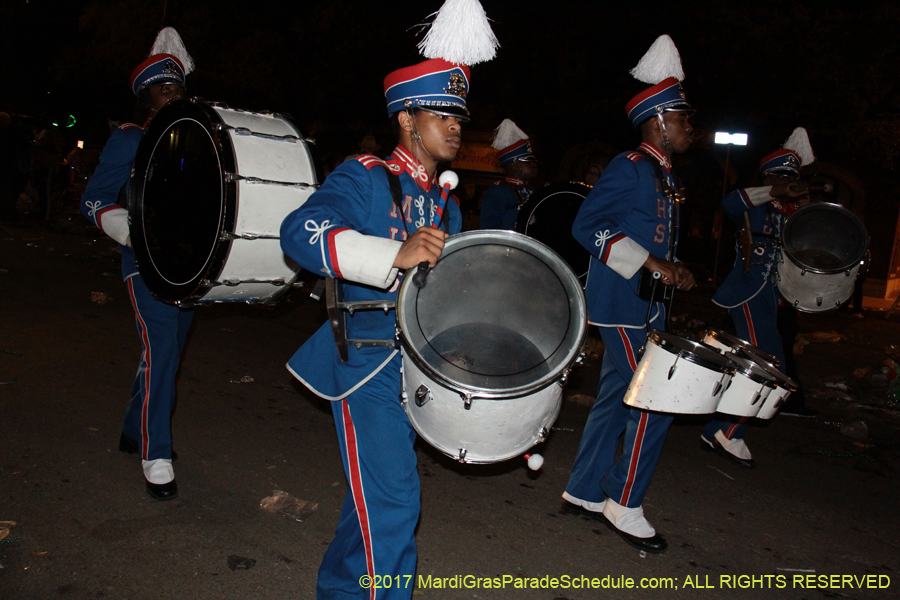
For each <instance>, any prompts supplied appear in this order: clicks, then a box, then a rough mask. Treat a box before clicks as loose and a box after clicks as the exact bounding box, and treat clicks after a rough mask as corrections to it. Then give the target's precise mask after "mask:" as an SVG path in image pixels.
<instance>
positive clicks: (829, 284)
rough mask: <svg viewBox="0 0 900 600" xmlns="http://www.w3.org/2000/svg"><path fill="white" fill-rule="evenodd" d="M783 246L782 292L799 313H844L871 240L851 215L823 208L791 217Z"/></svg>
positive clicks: (806, 208)
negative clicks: (840, 309)
mask: <svg viewBox="0 0 900 600" xmlns="http://www.w3.org/2000/svg"><path fill="white" fill-rule="evenodd" d="M781 243H782V250H781V259H780V260H779V262H778V266H777V271H776V277H775V282H776V284H777V286H778V291H779V292H781V295H782V296H784V298H785V300H787V301H788V302H789V303H790V304H791V306H793V307H794V308H796V309H798V310H802V311H804V312H821V311H825V310H831V309H833V308H837V307H839V306H840V305H841V304H843V303H844V302H846V301H847V300H848V299H849V298H850V296H851V295H852V294H853V286H854V285H855V283H856V275H857V273H858V272H859V267H860V265H861V264H862V261H863V258H864V257H865V255H866V249H867V248H868V245H869V236H868V234H867V233H866V228H865V227H864V226H863V224H862V221H860V220H859V218H858V217H857V216H856V215H854V214H853V213H852V212H850V211H849V210H847V209H846V208H844V207H843V206H840V205H838V204H829V203H826V202H819V203H816V204H809V205H807V206H804V207H803V208H801V209H800V210H798V211H797V212H795V213H794V214H793V215H791V216H790V217H788V220H787V221H786V222H785V224H784V229H783V230H782V232H781Z"/></svg>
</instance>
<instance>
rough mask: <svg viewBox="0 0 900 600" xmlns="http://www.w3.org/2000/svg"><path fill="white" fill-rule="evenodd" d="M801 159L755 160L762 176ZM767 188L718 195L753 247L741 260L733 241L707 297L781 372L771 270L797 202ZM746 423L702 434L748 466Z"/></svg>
mask: <svg viewBox="0 0 900 600" xmlns="http://www.w3.org/2000/svg"><path fill="white" fill-rule="evenodd" d="M797 131H798V132H800V131H802V138H803V139H804V146H808V140H807V139H806V132H805V130H802V128H798V130H797ZM791 139H793V137H792V138H791ZM810 153H811V149H810ZM802 164H803V161H802V158H801V156H800V154H799V153H798V152H795V151H793V150H791V149H788V148H784V149H779V150H776V151H775V152H772V153H770V154H768V155H766V156H765V157H763V159H762V160H761V161H760V175H761V176H762V177H763V178H766V177H767V176H768V175H770V174H776V175H778V174H781V175H787V176H789V177H792V178H799V176H800V167H801V166H802ZM771 190H772V186H771V185H766V186H760V187H752V188H742V189H737V190H735V191H733V192H731V193H730V194H728V196H726V197H725V198H724V199H723V200H722V211H723V212H724V213H725V216H727V217H728V218H729V219H730V220H731V221H732V222H734V223H735V224H736V225H737V226H738V227H739V228H741V229H743V228H744V227H747V226H749V229H750V232H751V235H752V244H753V250H752V254H751V257H750V264H749V265H746V264H745V262H744V255H743V252H742V251H741V247H740V243H739V242H738V243H737V244H736V245H735V254H736V257H735V261H734V266H733V267H732V269H731V272H730V273H729V274H728V276H727V277H726V278H725V281H724V282H722V285H721V286H720V287H719V289H718V290H716V293H715V294H714V295H713V298H712V300H713V302H714V303H716V304H717V305H719V306H721V307H723V308H726V309H728V312H729V314H730V315H731V318H732V320H733V321H734V328H735V332H736V334H737V336H738V337H739V338H741V339H742V340H745V341H748V342H750V343H751V344H753V345H754V346H758V347H759V348H761V349H762V350H764V351H766V352H768V353H769V354H771V355H773V356H775V357H776V358H777V359H778V361H779V366H780V368H781V369H782V371H783V370H784V364H785V356H784V347H783V345H782V340H781V335H780V334H779V333H778V321H777V315H778V305H779V302H780V298H781V296H780V294H779V292H778V288H777V287H776V285H775V274H776V272H775V271H776V265H777V264H778V261H779V260H780V259H781V245H780V239H781V232H782V229H783V227H784V223H785V221H786V220H787V218H788V217H789V216H790V215H791V214H793V213H794V211H796V210H797V209H798V205H797V203H796V202H793V201H791V200H790V199H787V198H775V197H773V196H772V195H771V194H770V192H771ZM745 215H746V216H745ZM749 423H750V419H749V418H747V417H730V418H729V417H727V416H719V417H718V418H713V419H712V420H711V421H710V422H709V423H707V425H706V427H704V429H703V434H702V436H701V437H702V440H703V442H704V443H706V444H707V445H709V447H712V448H715V447H716V444H718V445H719V446H721V447H722V448H723V449H724V450H725V451H726V452H728V453H729V454H730V456H729V458H732V459H733V460H735V461H736V462H738V463H740V464H742V465H744V466H748V467H752V466H754V462H753V458H752V455H751V454H750V451H749V449H748V448H747V446H746V444H745V443H744V441H743V440H744V435H745V434H746V431H747V427H748V426H749Z"/></svg>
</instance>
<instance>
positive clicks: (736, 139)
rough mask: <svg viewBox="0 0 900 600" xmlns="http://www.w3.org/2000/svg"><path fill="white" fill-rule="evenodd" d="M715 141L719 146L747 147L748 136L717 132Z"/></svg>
mask: <svg viewBox="0 0 900 600" xmlns="http://www.w3.org/2000/svg"><path fill="white" fill-rule="evenodd" d="M715 141H716V143H717V144H733V145H735V146H746V145H747V134H746V133H726V132H724V131H717V132H716V140H715Z"/></svg>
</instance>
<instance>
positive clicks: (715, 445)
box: [700, 436, 756, 469]
mask: <svg viewBox="0 0 900 600" xmlns="http://www.w3.org/2000/svg"><path fill="white" fill-rule="evenodd" d="M700 447H701V448H703V449H704V450H706V451H707V452H715V453H716V454H718V455H719V456H724V457H725V458H727V459H728V460H730V461H731V462H735V463H737V464H739V465H741V466H742V467H744V468H747V469H752V468H754V467H756V461H755V460H753V459H752V458H749V459H747V458H741V457H740V456H735V455H734V454H732V453H731V452H729V451H728V450H726V449H725V448H723V447H722V444H720V443H719V440H717V439H715V438H713V441H712V442H707V441H706V438H705V437H703V436H700Z"/></svg>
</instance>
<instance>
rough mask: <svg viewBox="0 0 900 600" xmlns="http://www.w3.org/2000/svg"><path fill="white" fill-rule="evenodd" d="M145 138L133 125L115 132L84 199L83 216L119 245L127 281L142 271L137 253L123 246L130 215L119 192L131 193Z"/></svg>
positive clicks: (123, 271)
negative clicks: (121, 203) (137, 157)
mask: <svg viewBox="0 0 900 600" xmlns="http://www.w3.org/2000/svg"><path fill="white" fill-rule="evenodd" d="M143 135H144V130H143V129H141V128H140V127H139V126H137V125H135V124H133V123H125V124H124V125H121V126H120V127H119V128H118V129H116V130H115V131H113V132H112V135H110V136H109V140H108V141H107V142H106V146H104V147H103V152H102V153H101V154H100V162H99V164H98V165H97V168H96V169H95V170H94V174H93V175H92V176H91V178H90V180H89V181H88V184H87V187H86V188H85V190H84V194H82V196H81V214H83V215H84V217H85V218H86V219H87V220H88V221H90V222H91V223H93V224H94V225H96V226H97V227H98V228H100V230H101V231H103V232H104V233H105V234H107V235H109V236H110V237H112V238H113V239H115V240H116V241H117V242H119V250H121V252H122V278H123V279H128V278H129V277H131V276H132V275H135V274H137V272H138V269H137V264H136V263H135V260H134V252H132V250H131V248H129V247H128V246H125V245H124V244H122V242H124V241H125V236H127V234H128V231H127V214H128V211H127V210H126V209H125V208H123V207H121V206H119V204H118V201H119V192H120V191H121V189H122V187H123V186H126V190H127V189H128V187H130V185H131V164H132V163H133V162H134V157H135V155H136V154H137V149H138V144H140V142H141V137H142V136H143ZM123 227H124V229H123ZM123 234H124V235H123Z"/></svg>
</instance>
